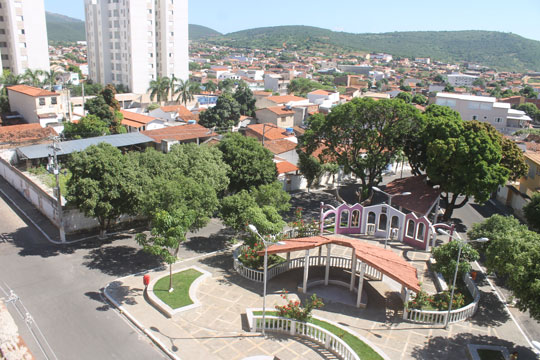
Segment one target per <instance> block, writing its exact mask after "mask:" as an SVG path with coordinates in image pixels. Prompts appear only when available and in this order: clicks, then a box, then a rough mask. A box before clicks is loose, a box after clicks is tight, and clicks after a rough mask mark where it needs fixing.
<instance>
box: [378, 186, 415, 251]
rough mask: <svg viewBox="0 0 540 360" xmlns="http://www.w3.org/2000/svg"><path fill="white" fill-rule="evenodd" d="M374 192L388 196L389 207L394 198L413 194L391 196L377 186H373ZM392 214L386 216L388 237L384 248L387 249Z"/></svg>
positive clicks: (406, 192) (404, 193) (403, 193)
mask: <svg viewBox="0 0 540 360" xmlns="http://www.w3.org/2000/svg"><path fill="white" fill-rule="evenodd" d="M372 189H373V190H375V191H378V192H381V193H383V194H385V195H386V196H388V206H390V207H391V206H392V198H393V197H394V196H407V195H411V193H410V192H409V191H405V192H402V193H401V194H395V195H392V194H389V193H387V192H385V191H382V190H381V189H379V188H378V187H376V186H373V187H372ZM389 215H390V214H386V236H385V238H384V248H385V249H386V244H387V243H388V238H389V235H390V225H391V224H390V216H389Z"/></svg>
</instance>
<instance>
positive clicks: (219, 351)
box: [106, 250, 536, 360]
mask: <svg viewBox="0 0 540 360" xmlns="http://www.w3.org/2000/svg"><path fill="white" fill-rule="evenodd" d="M333 251H334V250H333ZM343 251H344V250H343ZM396 251H397V250H396ZM408 255H409V257H410V258H412V259H414V256H413V255H411V252H408ZM413 261H414V260H413ZM191 265H197V266H199V267H201V268H203V269H205V270H207V271H209V272H210V273H212V277H211V278H207V279H206V280H204V281H203V282H202V283H201V285H200V286H199V288H198V289H197V297H198V299H199V300H200V301H201V303H202V306H201V307H198V308H195V309H192V310H188V311H185V312H182V313H179V314H177V315H176V316H175V317H174V318H173V319H170V320H169V319H167V318H166V317H165V316H164V315H162V314H161V313H160V312H159V311H158V310H156V309H155V308H154V307H153V306H152V305H150V304H149V302H148V301H147V300H146V299H145V297H144V295H143V285H142V275H138V276H129V277H126V278H123V279H118V280H117V281H114V282H113V283H111V284H110V286H109V287H108V289H107V290H106V292H107V293H108V294H109V295H110V296H111V297H112V298H113V299H114V300H115V301H117V302H118V303H119V304H121V305H122V307H123V308H124V309H125V310H126V311H127V312H129V313H130V314H131V315H132V316H133V317H134V318H136V320H137V321H138V322H140V324H141V326H142V327H143V328H146V329H147V330H148V331H149V332H150V333H151V334H152V335H153V336H155V337H156V338H157V339H159V341H160V342H162V343H163V344H164V346H166V347H167V348H168V349H169V350H170V351H172V352H173V353H174V354H176V355H177V356H178V357H180V358H182V359H199V358H204V359H206V360H213V359H242V358H244V357H247V356H254V355H275V356H277V357H279V358H282V359H320V358H331V357H328V356H329V355H328V354H325V353H323V352H322V350H321V349H318V348H312V347H311V346H312V345H310V344H307V345H310V346H306V343H305V342H304V341H303V340H301V339H299V338H294V339H290V338H287V337H281V336H274V335H270V336H268V338H267V339H264V338H262V337H261V336H260V335H259V334H253V333H249V332H247V330H248V329H247V324H246V318H245V315H244V313H245V309H246V308H248V307H258V308H260V307H261V305H262V296H261V295H262V284H255V283H253V282H251V281H248V280H245V279H243V278H241V277H240V276H239V275H237V274H236V273H235V272H234V270H233V269H232V256H231V253H230V252H225V253H218V254H214V255H210V256H207V257H203V258H199V259H195V260H188V261H185V262H181V263H178V264H176V265H175V269H181V268H185V267H189V266H191ZM166 274H167V271H157V272H151V276H152V278H156V277H160V276H164V275H166ZM299 280H300V278H298V276H297V274H295V273H293V272H287V273H285V274H282V275H280V276H278V277H276V278H274V279H272V280H270V281H269V283H268V294H269V295H268V296H267V308H268V309H272V308H273V307H274V305H276V304H283V303H284V300H282V299H281V298H280V296H279V292H280V290H281V289H283V288H286V289H287V290H289V292H290V294H291V295H292V296H293V297H294V296H296V295H294V294H295V289H296V286H297V284H298V281H299ZM479 287H480V291H481V292H482V300H481V302H480V309H479V311H478V313H477V315H476V316H474V317H473V318H472V319H470V320H469V321H465V322H461V323H457V324H452V325H450V326H449V327H448V329H447V330H444V329H442V326H431V325H420V324H412V323H408V322H403V321H402V320H401V313H400V312H399V309H398V308H396V304H393V303H391V301H387V299H386V298H383V297H382V296H377V294H376V293H375V294H374V293H373V292H372V293H370V295H369V296H370V299H369V303H368V307H367V309H364V310H362V309H357V308H355V307H351V306H346V305H343V304H340V303H337V302H327V304H326V305H325V307H324V308H323V309H320V310H316V311H315V312H314V314H315V315H317V316H320V317H322V318H325V319H328V320H331V321H334V322H337V323H339V324H340V325H342V326H345V327H348V328H349V329H350V330H352V331H354V332H356V333H358V334H360V335H362V336H364V337H365V338H367V339H368V340H369V341H371V342H372V343H374V344H375V345H376V346H378V347H379V348H380V349H382V350H383V351H384V352H385V353H386V354H387V355H388V356H389V357H390V358H391V359H459V358H463V359H464V358H466V356H467V355H466V344H469V343H473V344H493V345H503V346H506V347H507V348H508V349H509V350H511V351H514V350H517V351H518V352H519V359H520V360H523V359H530V360H533V359H536V355H535V354H534V352H533V351H532V350H531V349H530V348H529V347H528V345H527V342H526V340H525V338H524V337H523V336H522V335H521V333H520V331H519V330H518V328H517V327H516V325H515V324H514V323H513V321H512V320H511V319H510V318H509V317H508V315H507V314H506V312H505V311H504V309H503V308H502V304H500V302H498V300H497V299H495V298H494V295H493V294H492V292H491V288H490V287H489V284H487V282H486V281H485V280H484V279H483V278H482V277H480V279H479ZM303 296H304V295H302V294H300V297H301V298H302V297H303ZM270 334H271V333H270Z"/></svg>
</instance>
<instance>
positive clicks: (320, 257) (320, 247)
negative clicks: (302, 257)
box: [317, 246, 322, 266]
mask: <svg viewBox="0 0 540 360" xmlns="http://www.w3.org/2000/svg"><path fill="white" fill-rule="evenodd" d="M321 262H322V246H319V260H317V263H318V264H319V266H321Z"/></svg>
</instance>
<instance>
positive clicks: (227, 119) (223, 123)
mask: <svg viewBox="0 0 540 360" xmlns="http://www.w3.org/2000/svg"><path fill="white" fill-rule="evenodd" d="M240 111H241V107H240V104H239V103H238V102H237V101H236V100H235V99H234V98H233V97H232V96H231V95H230V94H223V95H221V96H220V97H218V100H217V103H216V106H214V107H211V108H209V109H208V110H206V111H204V112H202V113H200V115H199V124H200V125H202V126H204V127H207V128H214V127H216V128H217V129H216V130H217V131H218V132H224V131H226V130H228V129H230V128H231V127H233V126H237V125H238V122H239V121H240Z"/></svg>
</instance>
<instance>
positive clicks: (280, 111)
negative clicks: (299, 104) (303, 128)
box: [257, 106, 294, 115]
mask: <svg viewBox="0 0 540 360" xmlns="http://www.w3.org/2000/svg"><path fill="white" fill-rule="evenodd" d="M258 111H271V112H273V113H274V114H276V115H294V110H292V109H289V108H287V107H284V106H271V107H267V108H263V109H259V110H257V112H258Z"/></svg>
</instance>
